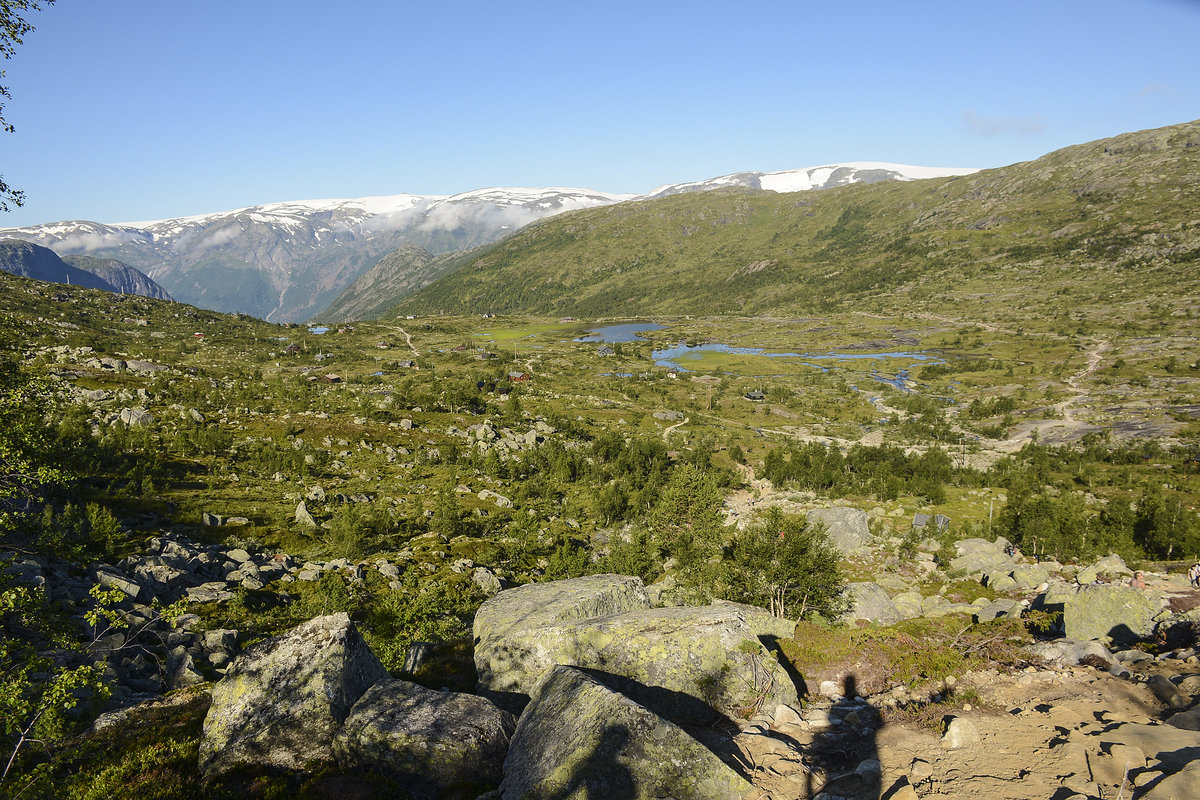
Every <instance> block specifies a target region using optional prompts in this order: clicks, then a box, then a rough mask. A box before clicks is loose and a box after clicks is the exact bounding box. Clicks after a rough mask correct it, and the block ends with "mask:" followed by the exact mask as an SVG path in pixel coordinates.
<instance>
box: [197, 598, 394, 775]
mask: <svg viewBox="0 0 1200 800" xmlns="http://www.w3.org/2000/svg"><path fill="white" fill-rule="evenodd" d="M386 678H388V673H387V670H386V669H384V667H383V665H382V664H380V663H379V659H378V658H376V657H375V654H374V653H372V652H371V650H370V648H369V647H367V644H366V642H364V641H363V639H362V636H361V635H359V632H358V630H357V629H356V628H355V627H354V624H353V623H352V622H350V618H349V617H348V616H347V615H346V614H344V613H342V614H333V615H330V616H327V617H317V618H315V619H311V620H309V621H308V622H306V623H304V624H303V625H300V626H298V627H297V628H294V629H293V630H291V631H290V632H288V633H285V634H283V635H282V636H277V637H275V638H273V639H268V640H267V641H265V642H260V643H259V644H257V645H254V646H253V647H250V648H248V649H246V651H245V652H243V653H242V655H241V656H240V657H239V658H238V659H237V660H235V661H234V662H233V665H232V666H231V667H230V668H229V671H228V672H226V673H225V677H224V678H222V679H221V681H220V682H219V683H217V684H216V685H215V686H213V691H212V706H211V707H210V708H209V710H208V716H207V717H205V719H204V734H203V738H202V739H201V741H200V770H201V772H202V773H203V774H204V775H206V776H211V775H214V774H217V773H220V772H223V771H225V770H227V769H229V768H230V767H233V766H234V765H236V764H256V765H263V766H269V767H281V768H285V769H303V768H305V765H306V764H308V763H310V762H320V761H326V762H330V761H333V760H334V755H333V737H334V734H335V733H337V729H338V728H339V727H340V726H341V724H342V722H343V721H344V720H345V719H346V717H347V715H349V713H350V708H351V707H352V706H353V705H354V703H355V702H356V701H357V700H358V699H359V697H361V696H362V694H363V692H365V691H366V690H367V689H368V688H369V687H370V686H371V685H372V684H374V683H376V682H378V681H381V680H384V679H386Z"/></svg>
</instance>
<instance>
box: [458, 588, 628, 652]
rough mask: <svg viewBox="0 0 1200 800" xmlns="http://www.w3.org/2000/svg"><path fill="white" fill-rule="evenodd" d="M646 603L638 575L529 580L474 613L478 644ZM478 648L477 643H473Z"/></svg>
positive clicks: (604, 614)
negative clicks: (634, 576)
mask: <svg viewBox="0 0 1200 800" xmlns="http://www.w3.org/2000/svg"><path fill="white" fill-rule="evenodd" d="M649 607H650V600H649V598H648V597H646V587H645V586H644V585H643V584H642V581H641V579H640V578H632V577H628V576H625V575H609V574H604V575H587V576H584V577H582V578H572V579H570V580H564V581H552V582H549V583H533V584H527V585H525V586H518V587H516V588H514V589H508V590H505V591H503V592H500V593H499V594H497V595H496V596H495V597H492V598H490V599H488V600H485V601H484V603H483V604H482V605H481V606H480V607H479V610H478V611H476V612H475V623H474V629H473V631H474V634H475V640H476V642H477V643H479V642H482V643H483V644H484V645H485V646H486V644H487V642H488V641H490V640H496V639H500V638H503V637H504V636H505V635H507V634H508V633H509V632H510V631H512V630H516V629H523V628H532V627H538V626H542V625H554V624H556V623H560V622H564V621H568V620H578V619H588V618H591V617H601V616H606V615H610V614H620V613H623V612H625V611H633V610H636V609H643V608H649ZM477 647H478V644H477Z"/></svg>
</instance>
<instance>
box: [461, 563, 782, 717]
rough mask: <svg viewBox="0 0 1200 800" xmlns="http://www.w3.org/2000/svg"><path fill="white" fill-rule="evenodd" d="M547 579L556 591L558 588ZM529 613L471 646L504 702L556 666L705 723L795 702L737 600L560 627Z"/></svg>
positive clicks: (483, 683) (492, 692)
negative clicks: (595, 676) (524, 622)
mask: <svg viewBox="0 0 1200 800" xmlns="http://www.w3.org/2000/svg"><path fill="white" fill-rule="evenodd" d="M542 585H543V586H549V587H551V591H553V584H542ZM523 588H527V587H523ZM507 593H508V592H501V593H500V594H499V595H497V596H496V597H497V598H501V597H503V596H504V595H505V594H507ZM525 595H526V598H527V599H529V600H531V601H534V600H536V597H537V595H536V593H529V592H527V593H525ZM528 619H529V620H530V622H531V624H530V625H529V626H527V627H524V626H516V625H512V626H510V627H509V628H508V629H507V631H506V632H505V633H504V635H503V636H497V635H493V636H491V637H489V638H485V639H483V640H482V641H481V643H480V644H477V645H476V647H475V666H476V670H477V671H478V674H479V689H480V691H481V692H483V693H485V694H487V695H488V696H490V697H493V698H496V699H497V701H498V702H501V703H503V704H506V705H513V706H514V707H515V706H516V705H519V704H521V703H522V702H523V701H524V700H525V699H527V696H528V694H529V692H530V691H531V690H532V689H533V687H534V685H536V683H537V682H538V680H539V679H540V678H541V677H542V675H543V674H545V672H546V671H547V670H548V669H550V668H551V667H553V666H555V665H569V666H576V667H584V668H588V669H592V670H596V671H597V672H598V673H600V677H602V679H604V680H605V681H606V682H607V683H609V685H610V686H613V687H614V688H616V689H617V690H618V691H621V692H625V693H626V694H628V695H630V696H631V697H633V698H634V699H635V700H637V701H638V702H640V703H642V704H643V705H646V706H648V707H650V708H651V709H652V710H653V711H655V713H658V714H662V715H663V716H666V717H668V718H669V719H672V720H676V721H680V722H691V723H707V722H711V721H712V720H713V719H714V718H715V717H716V715H717V713H720V714H723V715H724V716H726V717H729V718H731V719H741V718H746V717H748V716H750V715H752V714H753V713H754V711H755V710H756V709H758V708H763V707H766V708H773V707H774V706H775V705H777V704H779V703H793V702H795V701H796V687H795V685H794V684H793V683H792V681H791V680H790V679H789V677H788V675H787V673H786V672H785V671H784V670H783V668H782V667H781V666H780V665H779V662H778V661H776V659H775V657H774V656H772V655H771V654H770V653H769V652H768V651H767V650H766V648H765V647H764V646H763V645H762V644H761V642H760V640H759V638H758V636H757V635H756V633H755V629H754V627H752V626H751V624H750V623H749V622H748V621H747V618H746V614H745V613H744V612H743V611H742V610H741V609H739V608H738V607H737V606H736V605H721V606H706V607H700V608H694V607H692V608H688V607H684V608H655V609H643V610H639V611H630V612H627V613H624V614H614V615H610V616H603V617H595V618H592V619H580V620H571V619H567V620H562V621H560V622H557V623H549V622H546V621H545V617H544V616H542V615H541V614H540V612H539V610H538V609H537V608H536V606H535V607H534V608H533V609H531V610H530V612H529V615H528ZM477 622H478V618H477ZM539 622H540V623H541V624H538V623H539ZM761 622H762V620H760V619H755V623H756V624H758V623H761Z"/></svg>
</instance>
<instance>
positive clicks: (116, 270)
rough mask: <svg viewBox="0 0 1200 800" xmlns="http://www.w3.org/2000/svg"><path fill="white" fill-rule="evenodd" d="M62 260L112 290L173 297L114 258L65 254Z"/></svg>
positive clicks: (143, 295)
mask: <svg viewBox="0 0 1200 800" xmlns="http://www.w3.org/2000/svg"><path fill="white" fill-rule="evenodd" d="M62 260H63V261H65V262H66V263H67V264H70V265H71V266H72V267H76V268H78V269H81V270H83V271H85V272H90V273H92V274H93V275H95V276H97V277H98V278H100V279H102V280H103V281H105V282H106V283H108V285H109V286H111V287H112V291H116V292H122V293H124V294H138V295H141V296H142V297H153V298H154V299H155V300H173V299H174V298H173V297H171V295H170V293H169V292H168V291H167V290H166V289H164V288H163V287H161V286H159V285H158V284H157V283H155V282H154V281H152V280H150V278H148V277H146V274H145V273H143V272H141V271H140V270H136V269H134V268H133V267H131V266H129V265H128V264H122V263H121V262H120V261H117V260H116V259H115V258H94V257H93V256H81V255H66V256H62Z"/></svg>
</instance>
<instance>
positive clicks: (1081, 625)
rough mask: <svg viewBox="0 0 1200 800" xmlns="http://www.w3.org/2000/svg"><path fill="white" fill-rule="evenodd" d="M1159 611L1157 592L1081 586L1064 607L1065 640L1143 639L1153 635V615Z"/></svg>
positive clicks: (1123, 640) (1127, 640)
mask: <svg viewBox="0 0 1200 800" xmlns="http://www.w3.org/2000/svg"><path fill="white" fill-rule="evenodd" d="M1161 610H1162V601H1161V598H1160V596H1159V595H1158V594H1157V593H1156V592H1147V591H1145V590H1143V589H1134V588H1133V587H1130V586H1116V585H1109V584H1098V585H1091V586H1084V587H1082V588H1080V590H1079V592H1078V593H1077V594H1075V595H1073V596H1072V597H1070V598H1068V599H1067V600H1066V602H1065V603H1064V605H1063V626H1064V632H1065V634H1066V636H1067V638H1068V639H1081V640H1083V639H1103V638H1110V639H1112V640H1113V641H1115V642H1129V641H1133V640H1134V639H1139V638H1142V639H1144V638H1148V637H1150V636H1151V635H1152V634H1153V633H1154V623H1155V616H1156V615H1157V614H1158V613H1159V612H1160V611H1161Z"/></svg>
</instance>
